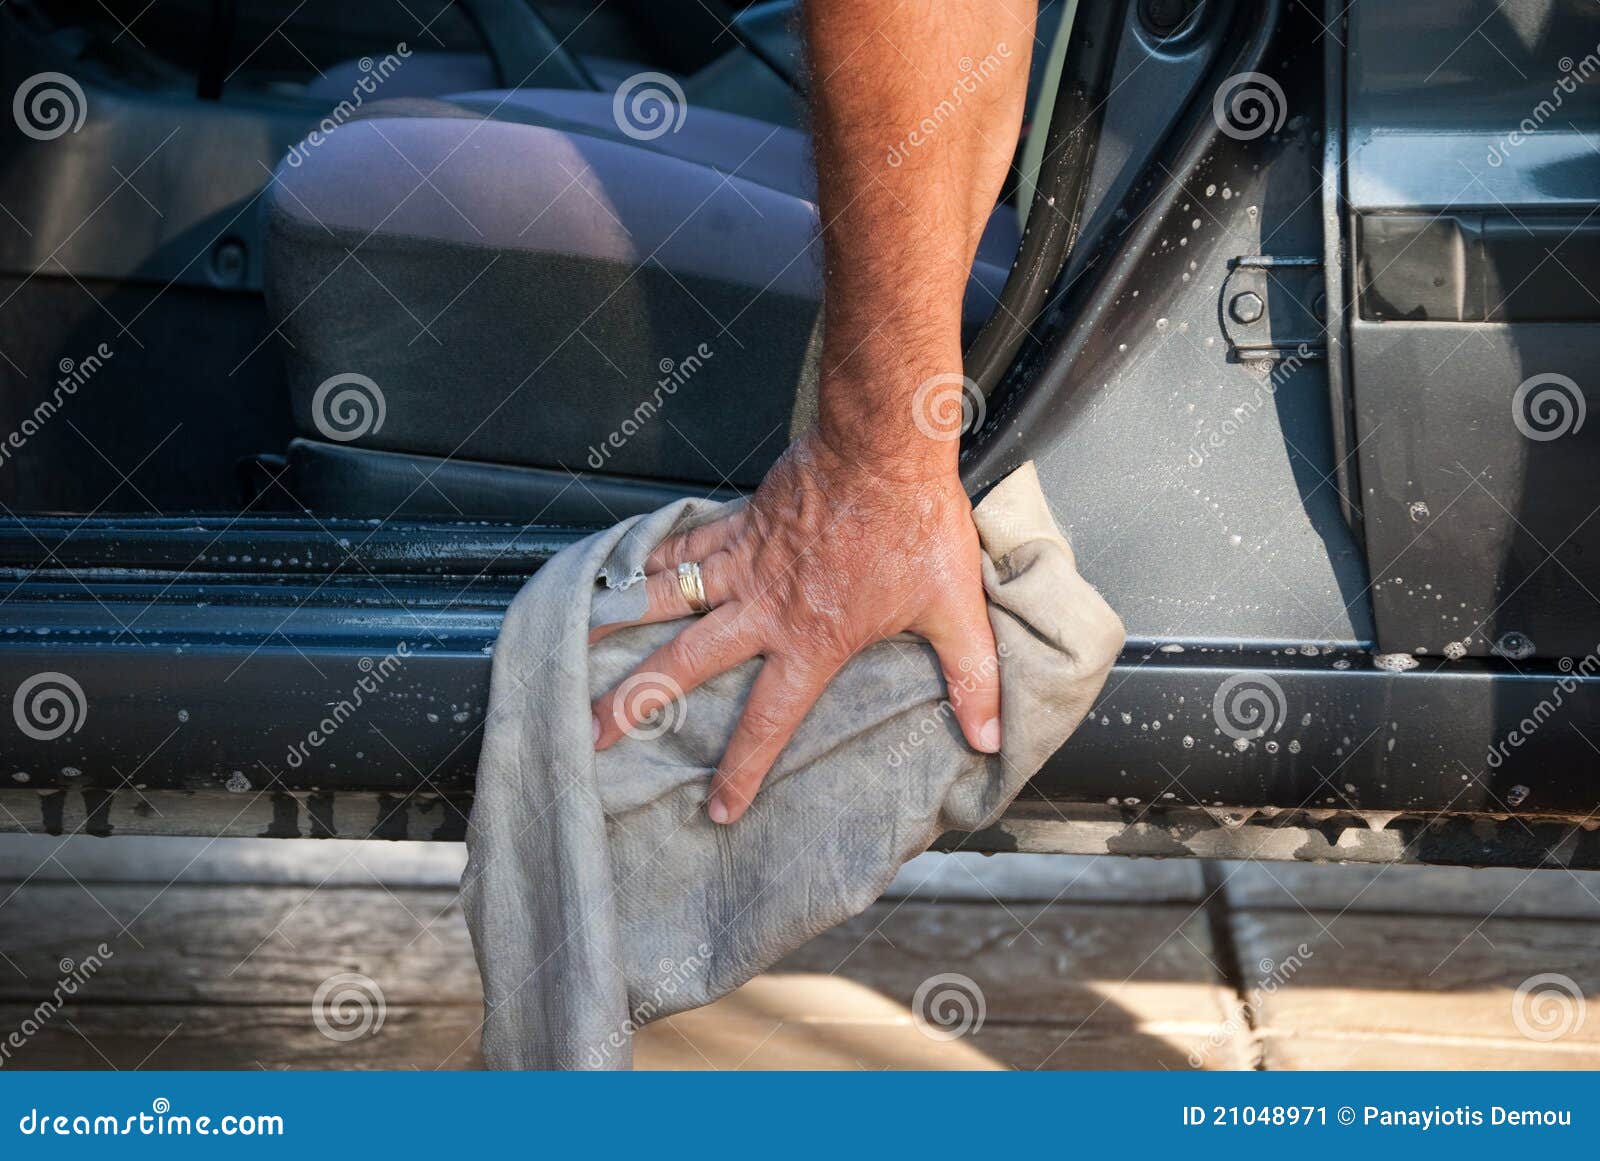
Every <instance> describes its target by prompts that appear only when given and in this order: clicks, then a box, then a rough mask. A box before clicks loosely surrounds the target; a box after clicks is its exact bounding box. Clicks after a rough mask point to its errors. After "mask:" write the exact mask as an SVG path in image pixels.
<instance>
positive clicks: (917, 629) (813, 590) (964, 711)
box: [594, 430, 1000, 823]
mask: <svg viewBox="0 0 1600 1161" xmlns="http://www.w3.org/2000/svg"><path fill="white" fill-rule="evenodd" d="M923 442H927V441H926V439H925V438H924V440H923ZM864 458H865V456H864V454H863V453H862V452H860V451H857V450H854V449H846V448H839V447H835V446H832V445H831V444H830V443H829V442H828V441H827V439H826V438H825V437H824V436H823V435H822V433H821V432H820V431H819V430H813V431H812V432H810V433H808V434H807V435H805V436H802V437H801V438H800V439H798V440H796V441H795V443H794V444H793V445H791V446H790V448H789V450H788V451H787V452H785V453H784V455H783V457H782V458H781V459H780V460H779V461H778V462H777V463H776V464H775V465H774V466H773V468H772V470H771V471H770V472H769V473H768V474H767V477H766V479H765V480H763V481H762V484H761V487H760V489H759V490H758V491H757V492H756V494H755V495H754V496H753V497H752V498H751V500H750V502H749V503H748V504H747V505H745V506H744V507H743V508H741V509H739V510H738V511H737V512H736V513H734V514H733V515H731V516H727V517H724V518H722V519H720V520H717V521H715V522H714V523H711V524H707V525H703V526H701V527H699V528H696V529H694V530H693V531H691V532H689V533H687V534H686V535H682V536H678V537H674V538H673V539H670V540H668V541H666V542H665V543H663V544H662V545H661V546H660V547H658V548H657V549H656V551H655V552H654V553H653V554H652V555H651V557H650V560H649V563H648V565H647V566H646V570H645V571H646V574H647V578H646V582H645V583H646V587H647V592H648V595H649V609H650V611H649V614H648V615H647V616H646V617H645V618H644V619H643V620H642V621H641V622H639V623H640V624H647V623H651V622H656V621H665V620H671V619H674V618H678V617H683V616H687V615H688V613H689V608H688V605H687V604H686V602H685V601H684V598H683V596H682V595H681V594H680V592H679V590H678V580H677V572H676V570H677V567H678V565H679V564H680V563H682V562H684V561H698V562H699V563H700V566H701V573H702V576H703V578H704V583H705V590H706V599H707V601H708V602H709V603H710V604H711V606H712V611H711V612H710V613H708V614H706V615H705V616H704V617H701V618H700V619H699V620H697V621H695V622H693V623H692V624H690V625H688V626H687V627H686V628H685V629H684V630H683V631H682V632H681V633H679V634H678V635H677V636H676V637H674V638H673V639H672V640H671V641H669V642H668V643H667V644H666V645H664V646H662V647H661V648H660V649H658V650H657V651H656V652H655V653H652V654H651V655H650V656H649V657H647V658H645V659H644V661H642V662H641V663H640V664H639V666H638V668H637V669H636V670H635V672H638V673H651V674H659V675H662V676H664V677H665V678H666V679H667V680H668V681H670V682H675V683H676V684H677V685H678V686H680V687H681V688H682V689H683V690H684V691H685V692H686V693H687V692H688V691H689V690H691V689H693V688H694V687H695V686H697V685H700V684H701V683H703V682H705V681H708V680H710V679H711V678H713V677H715V676H716V675H717V674H719V673H722V672H724V671H726V670H728V669H731V668H733V667H734V666H736V665H739V664H740V663H742V662H745V661H748V660H750V659H751V658H753V657H758V656H759V657H761V658H763V663H762V666H761V672H760V674H759V675H758V676H757V677H756V680H755V684H754V685H753V686H752V688H751V691H750V699H749V702H748V703H747V704H746V705H745V709H744V716H743V717H742V718H741V719H740V722H739V726H738V728H737V729H736V730H735V731H734V734H733V738H732V740H731V741H730V742H729V744H728V749H727V752H726V753H725V754H724V755H723V758H722V763H721V765H720V766H719V767H718V768H717V773H716V777H715V778H714V779H713V781H712V786H711V796H710V798H709V799H708V800H707V804H706V809H707V812H708V813H709V814H710V816H711V818H712V820H713V821H714V822H719V823H729V822H733V821H735V820H736V819H738V818H739V817H740V816H741V815H742V814H744V812H745V811H746V810H747V809H749V806H750V803H751V800H752V799H753V798H754V797H755V794H756V791H757V790H758V789H759V788H760V786H761V782H762V779H764V778H765V777H766V775H767V772H768V771H769V770H770V769H771V768H772V765H773V763H774V762H775V761H777V758H778V754H779V753H780V752H781V751H782V750H783V747H784V746H785V745H786V744H787V743H788V741H789V739H790V737H791V736H792V735H793V734H794V731H795V728H796V727H797V726H798V725H799V724H800V719H801V718H803V717H804V716H805V715H806V713H807V711H809V710H810V709H811V706H812V705H813V704H814V703H815V702H816V700H817V698H818V697H819V696H820V695H821V693H822V690H823V688H824V687H825V686H826V685H827V684H828V682H829V681H830V680H831V679H832V677H833V676H834V674H836V673H838V672H839V670H840V669H841V668H843V666H844V665H845V663H846V662H847V661H849V660H850V658H851V657H853V656H855V654H856V653H858V652H860V651H861V650H862V649H864V648H865V647H866V646H868V645H871V644H872V643H873V642H875V641H881V640H883V639H884V638H886V637H892V636H894V635H895V634H897V633H901V632H906V631H909V632H912V633H915V634H917V635H919V636H922V637H925V638H927V640H928V641H929V642H930V643H931V644H932V645H933V647H934V649H935V650H936V651H937V653H938V655H939V661H940V665H941V667H942V669H943V671H944V675H945V680H946V682H947V684H948V686H949V689H950V692H951V702H952V705H953V707H954V710H955V717H956V720H957V721H958V722H960V724H961V730H962V733H964V734H965V735H966V738H967V741H968V743H969V744H971V745H972V746H973V748H975V749H977V750H981V751H983V752H985V753H993V752H995V751H997V750H999V748H1000V679H999V672H998V669H997V666H996V660H995V644H994V634H993V632H992V631H991V629H990V627H989V616H988V611H987V606H986V605H985V602H984V596H983V581H982V574H981V572H980V567H979V559H980V557H979V553H980V549H979V547H978V535H977V531H976V529H975V528H974V527H973V524H972V507H971V504H970V502H969V501H968V499H967V495H966V492H965V491H964V490H963V489H962V487H961V480H960V477H959V476H958V475H957V474H956V472H955V465H954V456H953V455H944V454H940V455H936V456H929V457H927V459H926V461H925V462H924V461H917V462H918V463H919V465H920V466H919V467H918V468H917V469H915V470H914V471H913V472H912V473H911V474H906V471H905V469H906V466H907V464H906V462H905V460H904V459H902V460H901V461H899V462H897V463H895V464H894V465H893V472H894V474H892V475H883V474H879V473H880V472H881V471H882V470H883V469H884V465H882V464H878V465H874V464H872V463H866V462H862V460H863V459H864ZM628 711H629V707H628V706H627V704H626V702H625V700H623V699H619V698H618V696H617V690H612V691H611V692H610V693H607V694H606V695H604V696H603V697H601V698H600V699H599V700H597V701H596V702H595V703H594V713H595V729H596V739H597V748H598V749H602V750H603V749H605V748H606V747H608V746H610V745H612V744H613V743H615V742H616V741H617V740H618V739H620V738H621V737H622V736H623V734H624V733H625V732H626V731H627V730H629V729H631V728H633V727H634V726H636V725H638V724H639V723H638V722H635V721H631V720H629V718H628Z"/></svg>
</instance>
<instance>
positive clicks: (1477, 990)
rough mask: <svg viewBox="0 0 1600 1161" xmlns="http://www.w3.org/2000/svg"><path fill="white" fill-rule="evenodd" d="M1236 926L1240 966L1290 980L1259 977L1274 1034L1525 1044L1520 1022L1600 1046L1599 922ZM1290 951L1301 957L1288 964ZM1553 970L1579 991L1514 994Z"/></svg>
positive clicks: (1264, 919)
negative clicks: (1271, 984)
mask: <svg viewBox="0 0 1600 1161" xmlns="http://www.w3.org/2000/svg"><path fill="white" fill-rule="evenodd" d="M1319 920H1320V921H1321V922H1323V923H1327V924H1329V927H1330V931H1331V934H1324V933H1323V931H1322V930H1321V928H1320V927H1319V926H1318V921H1319ZM1233 928H1234V937H1235V940H1236V941H1237V944H1238V948H1239V960H1240V962H1241V963H1242V964H1243V965H1244V968H1245V970H1246V972H1247V973H1252V972H1255V971H1258V970H1263V971H1265V970H1267V969H1266V968H1265V966H1264V965H1265V964H1266V963H1268V962H1270V964H1271V965H1273V966H1272V969H1271V971H1270V972H1269V973H1268V975H1267V976H1266V977H1265V978H1268V979H1270V978H1272V977H1273V976H1274V975H1276V976H1278V977H1286V978H1284V979H1282V981H1281V983H1280V984H1279V985H1277V986H1275V988H1274V987H1268V986H1266V985H1265V984H1261V985H1260V991H1259V992H1258V993H1257V995H1258V996H1259V1001H1260V1002H1259V1012H1258V1023H1259V1024H1261V1025H1262V1026H1263V1027H1266V1028H1269V1029H1272V1030H1274V1031H1276V1032H1278V1033H1287V1032H1291V1031H1292V1032H1300V1033H1309V1032H1316V1031H1319V1030H1324V1029H1331V1030H1336V1031H1339V1032H1341V1033H1351V1032H1361V1033H1370V1034H1374V1035H1381V1034H1386V1033H1396V1034H1401V1035H1416V1034H1420V1035H1434V1036H1457V1035H1468V1036H1476V1037H1490V1038H1498V1039H1500V1040H1504V1041H1508V1042H1516V1041H1524V1042H1529V1043H1532V1042H1533V1040H1532V1039H1531V1038H1530V1037H1528V1036H1525V1035H1524V1033H1523V1028H1524V1027H1530V1028H1533V1029H1534V1030H1535V1032H1548V1031H1552V1030H1554V1029H1556V1028H1558V1027H1561V1026H1562V1025H1563V1024H1565V1025H1567V1028H1566V1031H1565V1032H1564V1033H1563V1034H1562V1037H1561V1039H1563V1040H1572V1041H1574V1042H1582V1043H1588V1044H1597V1045H1600V1004H1597V999H1600V957H1597V956H1596V954H1595V953H1596V950H1597V949H1600V926H1597V925H1594V924H1588V923H1575V922H1570V921H1562V920H1549V919H1490V920H1475V919H1471V918H1465V917H1430V916H1417V915H1405V916H1395V915H1364V914H1357V913H1355V912H1349V913H1346V914H1345V915H1344V916H1342V917H1335V916H1333V915H1331V914H1323V915H1319V916H1317V917H1315V918H1313V917H1312V916H1311V915H1307V914H1305V913H1303V912H1298V911H1296V912H1292V913H1291V912H1287V911H1256V912H1243V913H1239V914H1236V915H1235V916H1234V917H1233ZM1336 940H1337V942H1335V941H1336ZM1341 945H1342V946H1341ZM1302 946H1303V947H1304V948H1305V949H1306V951H1307V952H1309V955H1303V954H1301V952H1300V950H1299V949H1300V948H1301V947H1302ZM1291 957H1293V958H1295V959H1298V960H1299V961H1300V962H1299V964H1298V966H1296V967H1294V968H1293V970H1292V971H1291V970H1290V963H1291ZM1550 973H1559V974H1560V975H1561V976H1563V977H1565V978H1566V979H1568V980H1570V981H1571V984H1572V985H1573V990H1574V994H1572V995H1567V994H1566V993H1564V992H1560V991H1557V990H1551V989H1543V990H1542V992H1535V995H1536V996H1537V995H1540V994H1543V995H1544V996H1545V997H1546V998H1545V1000H1544V1001H1543V1002H1542V1003H1541V1002H1539V1001H1537V1000H1533V999H1525V1000H1524V1001H1523V1002H1522V1003H1520V1004H1519V1003H1517V1002H1515V993H1516V990H1517V988H1518V987H1519V986H1520V985H1522V984H1523V983H1524V982H1525V981H1529V980H1532V979H1534V978H1535V977H1539V976H1544V975H1547V974H1550ZM1247 986H1248V985H1247ZM1580 995H1581V997H1582V999H1581V1001H1580V999H1579V998H1578V997H1579V996H1580ZM1519 1021H1520V1022H1519Z"/></svg>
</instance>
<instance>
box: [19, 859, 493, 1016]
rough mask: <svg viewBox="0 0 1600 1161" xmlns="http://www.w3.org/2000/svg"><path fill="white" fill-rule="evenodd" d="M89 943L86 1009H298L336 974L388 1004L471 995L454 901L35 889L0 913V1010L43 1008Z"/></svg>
mask: <svg viewBox="0 0 1600 1161" xmlns="http://www.w3.org/2000/svg"><path fill="white" fill-rule="evenodd" d="M10 890H11V889H10V888H6V889H3V890H0V899H5V896H6V894H8V893H10ZM123 924H131V926H130V927H129V928H128V931H127V933H126V934H124V933H122V931H121V926H122V925H123ZM101 943H104V944H106V946H107V947H108V948H109V949H110V951H111V953H112V954H111V955H110V956H109V957H106V958H105V960H104V964H103V966H102V967H100V968H99V969H98V970H97V971H96V972H95V974H94V976H93V978H92V980H90V981H89V983H88V984H87V985H86V986H85V988H84V995H85V996H86V997H87V998H90V999H92V1000H93V1001H94V1002H96V1003H106V1002H111V1001H119V1002H127V1001H132V1002H139V1003H150V1002H164V1003H197V1004H212V1003H240V1004H246V1003H248V1004H259V1003H283V1002H289V1003H305V1004H309V1003H310V1000H311V995H312V993H313V992H314V991H315V990H316V987H317V985H318V984H319V983H321V982H322V981H323V980H325V979H327V978H328V977H329V976H332V975H335V974H337V973H339V972H359V973H361V974H363V975H366V976H369V977H371V978H372V979H374V980H376V981H377V982H378V984H379V986H380V987H381V989H382V990H383V993H384V995H385V997H386V998H387V1000H388V1002H389V1003H391V1004H400V1005H404V1004H408V1003H419V1004H420V1003H440V1002H456V1003H473V1002H476V1001H477V999H478V997H479V995H480V992H479V984H478V974H477V968H476V966H475V964H474V961H473V958H472V948H471V945H470V942H469V940H468V937H467V931H466V924H465V921H464V920H463V918H462V915H461V910H460V905H459V903H458V902H457V900H456V894H455V892H454V891H450V890H444V889H438V888H423V889H418V888H401V889H398V890H394V891H388V890H383V889H370V888H368V889H363V888H323V889H321V890H316V889H313V888H301V887H225V886H177V887H172V888H167V889H163V888H161V887H160V886H158V885H148V884H130V883H117V884H91V885H87V886H79V885H78V884H75V883H65V884H63V883H46V884H29V885H28V886H27V887H25V888H23V889H21V890H18V891H16V892H15V894H13V895H12V896H11V898H10V899H9V900H6V901H5V902H4V903H3V904H0V953H3V954H4V955H5V957H6V959H5V960H0V1001H4V1000H18V1001H21V1000H27V999H38V998H41V997H43V996H46V995H49V994H50V993H51V991H52V990H53V989H54V987H55V985H56V981H57V980H58V979H59V978H60V977H61V975H62V968H61V966H60V965H61V962H62V961H64V960H70V961H71V962H72V963H74V964H82V963H84V962H86V957H87V956H89V955H91V954H92V953H94V952H95V949H96V947H97V945H99V944H101Z"/></svg>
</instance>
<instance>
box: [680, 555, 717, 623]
mask: <svg viewBox="0 0 1600 1161" xmlns="http://www.w3.org/2000/svg"><path fill="white" fill-rule="evenodd" d="M678 591H679V592H680V593H682V594H683V599H684V600H685V601H687V602H688V605H689V611H690V612H692V613H709V612H710V611H711V605H710V603H709V602H708V601H707V600H706V585H705V581H704V580H703V579H702V578H701V576H700V564H699V562H698V561H693V560H686V561H684V562H683V563H682V564H680V565H679V566H678Z"/></svg>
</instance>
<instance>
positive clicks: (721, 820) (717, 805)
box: [706, 794, 728, 826]
mask: <svg viewBox="0 0 1600 1161" xmlns="http://www.w3.org/2000/svg"><path fill="white" fill-rule="evenodd" d="M706 813H707V814H709V815H710V816H711V821H712V822H714V823H716V824H717V825H718V826H725V825H727V822H728V808H727V806H725V805H724V804H723V801H722V799H721V798H720V797H718V796H717V795H715V794H713V795H712V796H711V801H710V802H708V803H706Z"/></svg>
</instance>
